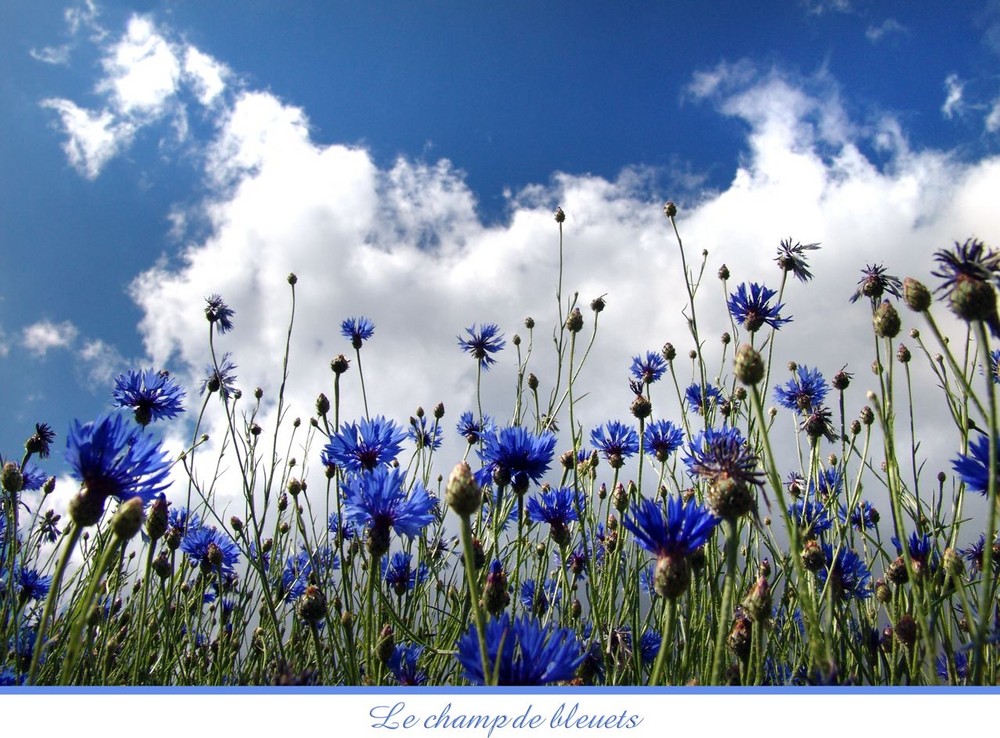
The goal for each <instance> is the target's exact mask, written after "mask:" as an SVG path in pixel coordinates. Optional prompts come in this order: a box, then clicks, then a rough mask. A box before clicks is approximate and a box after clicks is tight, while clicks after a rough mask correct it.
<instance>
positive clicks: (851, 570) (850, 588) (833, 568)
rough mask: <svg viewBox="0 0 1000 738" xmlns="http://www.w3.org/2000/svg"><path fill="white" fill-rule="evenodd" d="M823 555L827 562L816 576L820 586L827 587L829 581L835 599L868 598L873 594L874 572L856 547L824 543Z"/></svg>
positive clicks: (837, 600) (839, 600)
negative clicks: (836, 546) (834, 545)
mask: <svg viewBox="0 0 1000 738" xmlns="http://www.w3.org/2000/svg"><path fill="white" fill-rule="evenodd" d="M823 556H824V558H825V562H824V565H823V567H822V568H821V569H820V570H819V571H817V572H816V577H817V579H818V580H819V584H820V587H826V586H827V583H828V582H829V586H830V588H831V589H832V592H833V599H834V601H836V602H843V601H844V600H849V599H856V600H866V599H868V598H869V597H871V596H872V588H871V584H870V583H871V578H872V573H871V572H870V571H869V570H868V567H867V565H866V564H865V561H864V559H863V558H862V557H861V556H859V555H858V553H857V552H856V551H855V550H854V549H850V548H841V547H838V548H834V547H833V546H831V545H830V544H828V543H824V544H823Z"/></svg>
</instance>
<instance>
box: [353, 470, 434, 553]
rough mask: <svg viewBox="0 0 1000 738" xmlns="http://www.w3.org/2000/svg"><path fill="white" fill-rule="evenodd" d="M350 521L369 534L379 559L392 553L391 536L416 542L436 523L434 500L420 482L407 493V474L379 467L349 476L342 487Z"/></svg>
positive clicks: (372, 548) (373, 551) (371, 547)
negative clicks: (392, 534)
mask: <svg viewBox="0 0 1000 738" xmlns="http://www.w3.org/2000/svg"><path fill="white" fill-rule="evenodd" d="M341 487H342V490H343V493H344V514H345V516H346V518H347V520H348V521H349V522H351V523H354V524H355V525H357V526H359V527H366V528H367V531H368V542H369V549H370V552H371V554H372V556H373V557H375V558H378V556H381V555H382V554H384V553H386V552H387V551H388V550H389V534H390V532H391V531H395V532H396V534H397V535H401V536H406V537H407V538H413V537H414V536H417V535H419V534H420V531H421V530H423V528H424V527H425V526H427V525H429V524H430V523H432V522H433V521H434V513H433V510H434V506H435V503H434V500H433V499H432V498H431V497H430V495H428V494H427V490H426V489H425V488H424V485H423V484H421V483H420V482H414V484H413V487H412V489H411V490H410V492H409V493H407V491H406V472H404V471H401V470H399V469H393V468H390V467H387V466H378V467H376V468H375V469H373V470H372V471H370V472H367V473H364V474H353V475H349V476H348V478H347V479H346V480H345V481H344V482H343V484H342V485H341Z"/></svg>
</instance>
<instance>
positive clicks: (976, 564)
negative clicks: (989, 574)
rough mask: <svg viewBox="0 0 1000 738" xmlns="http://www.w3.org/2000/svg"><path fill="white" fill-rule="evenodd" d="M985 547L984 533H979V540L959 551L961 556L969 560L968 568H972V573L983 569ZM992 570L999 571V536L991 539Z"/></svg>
mask: <svg viewBox="0 0 1000 738" xmlns="http://www.w3.org/2000/svg"><path fill="white" fill-rule="evenodd" d="M985 549H986V534H984V533H980V534H979V540H977V541H976V542H975V543H973V544H972V545H971V546H969V547H968V548H963V549H961V550H960V551H959V553H960V554H961V555H962V557H963V558H964V559H965V560H966V561H968V562H969V565H970V567H969V568H970V569H971V570H972V573H973V574H975V573H976V572H980V571H982V570H983V564H984V563H985V561H986V550H985ZM993 570H994V571H1000V538H997V539H996V540H995V541H993Z"/></svg>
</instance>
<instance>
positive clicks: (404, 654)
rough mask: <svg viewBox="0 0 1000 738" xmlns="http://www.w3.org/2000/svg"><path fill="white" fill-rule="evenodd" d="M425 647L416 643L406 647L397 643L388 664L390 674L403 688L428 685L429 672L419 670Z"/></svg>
mask: <svg viewBox="0 0 1000 738" xmlns="http://www.w3.org/2000/svg"><path fill="white" fill-rule="evenodd" d="M423 652H424V647H423V646H421V645H418V644H416V643H413V644H410V645H408V646H404V645H403V644H401V643H397V644H396V646H395V647H394V648H393V650H392V656H390V657H389V660H388V661H387V662H386V664H385V665H386V667H387V668H388V669H389V672H390V673H391V674H392V675H393V677H395V679H396V681H397V682H398V683H399V685H400V686H402V687H420V686H423V685H424V684H426V683H427V672H425V671H423V670H421V669H418V668H417V662H418V661H419V660H420V656H421V654H423Z"/></svg>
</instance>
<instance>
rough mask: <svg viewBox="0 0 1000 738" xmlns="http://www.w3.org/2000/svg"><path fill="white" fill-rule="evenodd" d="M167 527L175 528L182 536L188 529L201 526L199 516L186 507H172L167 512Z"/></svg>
mask: <svg viewBox="0 0 1000 738" xmlns="http://www.w3.org/2000/svg"><path fill="white" fill-rule="evenodd" d="M167 527H169V528H176V529H177V531H178V532H179V533H180V534H181V535H182V536H184V535H186V534H187V532H188V531H189V530H194V529H195V528H200V527H201V518H200V517H199V516H198V513H194V512H191V511H190V510H188V509H187V508H186V507H178V508H173V507H172V508H170V510H169V511H168V512H167Z"/></svg>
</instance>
